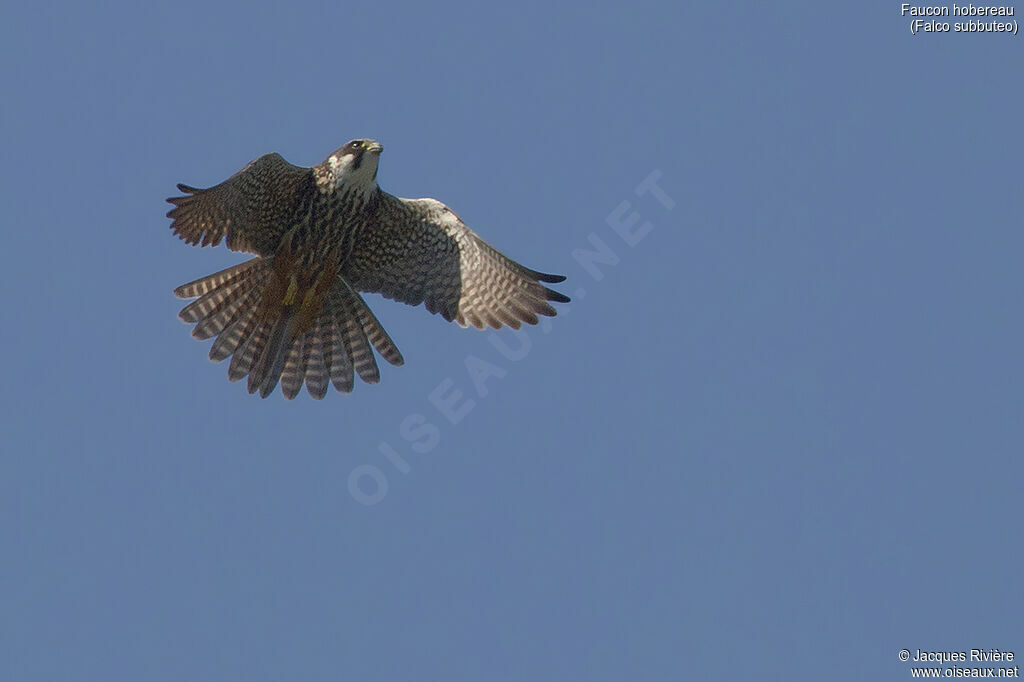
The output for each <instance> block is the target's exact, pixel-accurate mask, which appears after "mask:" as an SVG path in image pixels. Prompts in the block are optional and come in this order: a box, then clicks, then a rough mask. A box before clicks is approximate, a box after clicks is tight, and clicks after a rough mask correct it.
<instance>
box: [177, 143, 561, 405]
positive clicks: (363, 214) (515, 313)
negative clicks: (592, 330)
mask: <svg viewBox="0 0 1024 682" xmlns="http://www.w3.org/2000/svg"><path fill="white" fill-rule="evenodd" d="M382 150H383V147H381V145H380V144H379V143H377V142H375V141H373V140H366V139H363V140H353V141H352V142H349V143H348V144H346V145H345V146H344V147H342V148H340V149H338V150H337V151H335V152H334V153H333V154H331V155H330V156H328V157H327V158H326V159H325V160H324V161H323V162H322V163H320V164H318V165H316V166H313V167H312V168H303V167H300V166H293V165H292V164H290V163H288V162H287V161H285V160H284V159H283V158H282V157H281V155H280V154H267V155H265V156H261V157H260V158H258V159H256V160H255V161H253V162H251V163H250V164H249V165H247V166H246V167H245V168H243V169H242V170H240V171H239V172H238V173H235V174H234V175H233V176H231V177H230V178H228V179H227V180H226V181H225V182H222V183H221V184H219V185H217V186H215V187H211V188H209V189H196V188H194V187H189V186H187V185H178V189H179V190H181V191H182V192H184V193H185V194H186V196H182V197H174V198H171V199H168V200H167V201H168V202H170V203H171V204H174V208H172V209H171V210H170V211H169V212H168V213H167V217H169V218H171V219H172V221H173V222H172V223H171V229H172V230H174V233H175V234H177V235H178V236H179V237H180V238H181V239H183V240H185V242H186V243H188V244H200V245H201V246H207V245H211V246H216V245H217V244H219V243H220V242H221V240H222V239H224V238H225V237H226V238H227V245H228V248H229V249H231V250H232V251H245V252H247V253H252V254H255V255H256V257H255V258H253V259H251V260H248V261H246V262H244V263H239V264H238V265H234V266H232V267H230V268H227V269H226V270H221V271H220V272H216V273H214V274H212V275H207V276H206V277H203V278H201V279H197V280H195V281H194V282H189V283H188V284H183V285H181V286H180V287H178V288H177V289H175V290H174V293H175V295H176V296H178V297H179V298H194V299H196V300H195V301H192V302H191V303H189V304H188V305H187V306H185V307H184V308H183V309H182V310H181V312H180V313H179V314H178V316H179V317H180V318H181V319H182V321H184V322H187V323H195V328H194V329H193V330H192V336H194V337H195V338H197V339H208V338H211V337H216V339H215V340H214V342H213V346H212V347H211V348H210V359H211V360H214V361H216V362H219V361H221V360H224V359H225V358H227V357H228V356H231V364H230V366H229V368H228V379H230V380H231V381H238V380H240V379H241V378H242V377H245V376H248V377H249V392H250V393H255V392H257V391H259V393H260V395H261V396H263V397H264V398H265V397H267V396H268V395H270V393H271V392H273V390H274V386H276V385H277V383H278V381H280V382H281V391H282V393H284V395H285V397H286V398H288V399H291V398H294V397H295V396H296V395H297V394H298V392H299V390H300V389H301V388H302V384H303V382H305V384H306V390H307V391H309V394H310V395H311V396H313V397H314V398H316V399H318V400H319V399H321V398H323V397H324V395H325V394H326V393H327V388H328V384H329V383H330V384H334V387H335V388H336V389H337V390H339V391H341V392H343V393H348V392H350V391H351V390H352V384H353V377H354V375H355V374H358V375H359V377H360V378H361V379H362V380H363V381H365V382H366V383H370V384H373V383H377V382H378V381H380V371H379V370H378V368H377V361H376V360H375V359H374V355H373V351H372V350H371V346H372V347H373V348H375V349H376V350H377V352H378V353H380V355H381V356H382V357H383V358H384V359H385V360H387V361H388V362H390V363H391V364H392V365H401V364H402V363H403V362H404V361H403V359H402V354H401V353H399V352H398V348H396V347H395V344H394V342H393V341H392V340H391V338H390V337H389V336H388V334H387V332H385V331H384V328H383V327H382V326H381V324H380V322H378V321H377V318H376V317H374V315H373V313H372V312H370V309H369V307H367V305H366V303H365V301H363V298H362V297H361V296H360V295H359V292H361V291H364V292H365V291H368V292H375V293H380V294H383V295H384V296H385V297H387V298H392V299H395V300H396V301H401V302H403V303H408V304H409V305H419V304H420V303H423V304H425V305H426V308H427V310H429V311H430V312H432V313H440V314H441V315H442V316H443V317H444V318H445V319H446V320H448V321H452V320H454V321H455V322H458V323H459V324H460V325H461V326H463V327H467V326H469V325H473V326H474V327H476V328H478V329H483V328H484V327H487V326H490V327H493V328H495V329H497V328H499V327H501V326H503V325H508V326H510V327H512V328H514V329H518V328H519V326H520V324H521V323H523V322H526V323H528V324H537V319H538V318H537V316H538V315H547V316H554V315H555V309H554V308H552V307H551V304H550V303H548V302H549V301H555V302H558V303H567V302H568V301H569V298H568V297H566V296H564V295H562V294H560V293H558V292H556V291H552V290H551V289H549V288H547V287H546V286H544V284H542V282H543V283H548V284H550V283H555V282H561V281H562V280H564V279H565V277H562V276H559V275H546V274H544V273H541V272H537V271H535V270H530V269H529V268H526V267H523V266H522V265H520V264H519V263H516V262H515V261H513V260H511V259H510V258H507V257H506V256H504V255H502V254H501V253H499V252H498V251H497V250H496V249H494V248H493V247H491V246H490V245H489V244H487V242H485V241H484V240H483V239H481V238H480V237H479V236H478V235H477V234H476V233H475V232H473V231H472V230H471V229H469V228H468V227H466V225H465V224H464V223H463V222H462V221H461V220H460V219H459V217H458V216H457V215H455V213H454V212H452V210H451V209H450V208H448V207H447V206H445V205H444V204H442V203H441V202H440V201H437V200H436V199H401V198H398V197H395V196H392V195H390V194H388V193H387V192H385V191H383V190H381V189H380V188H379V187H378V186H377V164H378V163H379V161H380V153H381V151H382Z"/></svg>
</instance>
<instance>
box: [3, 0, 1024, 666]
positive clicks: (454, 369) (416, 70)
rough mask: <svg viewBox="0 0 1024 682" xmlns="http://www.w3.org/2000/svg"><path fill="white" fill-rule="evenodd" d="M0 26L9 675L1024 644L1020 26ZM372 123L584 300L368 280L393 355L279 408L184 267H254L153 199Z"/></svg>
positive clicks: (399, 160) (691, 657) (281, 8)
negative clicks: (426, 293)
mask: <svg viewBox="0 0 1024 682" xmlns="http://www.w3.org/2000/svg"><path fill="white" fill-rule="evenodd" d="M3 24H4V25H3V27H2V28H0V56H2V59H0V75H2V79H3V91H4V93H5V96H4V103H3V105H2V106H0V126H2V130H3V138H4V150H3V159H4V162H3V164H2V165H0V175H2V177H0V188H2V189H0V192H2V194H3V199H4V201H3V204H4V209H5V210H4V217H3V222H4V240H5V242H4V249H3V258H2V260H3V263H4V268H3V276H2V290H3V293H4V301H5V302H6V315H5V322H4V323H3V326H2V337H0V344H2V348H3V350H4V355H5V357H6V358H7V363H6V368H5V377H6V381H5V382H4V384H3V388H2V389H0V408H2V411H0V414H2V415H3V417H2V430H3V440H2V443H3V453H2V456H0V509H2V513H0V543H2V545H0V546H2V547H3V548H4V553H3V554H4V555H3V560H2V561H0V584H2V585H3V588H2V590H3V594H2V601H3V603H4V608H3V609H2V615H0V678H2V679H4V680H10V681H12V682H22V681H28V680H56V679H75V680H112V679H132V680H181V679H190V680H218V681H221V680H236V679H237V680H241V679H244V680H250V681H257V680H281V679H292V680H320V679H381V680H405V679H424V680H431V679H438V680H439V679H446V680H480V679H488V680H567V679H579V680H629V679H637V680H640V679H642V680H679V679H702V680H734V679H741V678H749V679H791V680H803V679H807V680H819V679H833V680H864V679H905V678H908V677H909V675H910V671H909V665H908V664H906V663H902V662H900V661H899V660H898V658H897V653H898V651H899V650H900V649H902V648H907V649H909V650H911V651H915V650H916V649H918V648H920V649H925V650H944V651H960V650H967V649H970V648H975V647H976V648H984V649H987V648H999V649H1002V650H1011V651H1018V652H1019V653H1020V654H1021V655H1024V637H1022V635H1024V627H1022V625H1021V618H1020V614H1021V605H1022V597H1024V594H1022V592H1024V590H1022V587H1021V585H1022V583H1021V580H1020V566H1021V560H1022V558H1024V553H1022V546H1021V541H1020V519H1021V518H1022V512H1024V502H1022V501H1021V500H1022V498H1021V494H1020V489H1021V482H1022V481H1024V464H1022V462H1021V458H1020V453H1021V444H1022V441H1024V419H1022V413H1021V405H1022V389H1021V386H1022V380H1024V372H1022V369H1021V362H1020V349H1021V347H1022V342H1024V322H1022V315H1021V306H1020V300H1021V288H1022V284H1024V281H1022V276H1021V267H1020V258H1021V253H1022V248H1024V236H1022V232H1021V221H1020V209H1019V206H1018V204H1019V201H1020V197H1021V189H1022V187H1021V173H1020V159H1021V154H1022V151H1024V144H1022V142H1021V138H1020V112H1021V111H1022V105H1024V96H1022V94H1021V91H1020V88H1019V81H1020V78H1019V66H1020V64H1021V52H1020V49H1021V47H1020V46H1021V43H1020V38H1017V37H1014V36H1012V35H1005V34H1004V35H993V34H985V35H962V34H961V35H957V34H952V33H950V34H947V35H918V36H913V35H911V33H910V30H909V20H908V19H907V18H904V17H901V16H900V11H899V4H898V3H871V4H870V5H867V6H864V7H856V8H852V6H851V7H850V8H840V7H839V6H835V5H829V4H822V3H776V4H772V5H764V6H762V5H756V6H755V5H750V6H744V5H732V4H722V3H693V4H688V5H683V4H679V5H674V6H670V5H669V4H668V3H664V4H639V5H636V4H632V5H627V4H625V3H614V4H613V3H609V4H607V5H604V6H593V5H591V4H583V3H581V4H579V5H577V6H568V7H566V6H560V7H554V6H546V5H544V4H530V3H515V4H510V5H504V6H500V7H491V6H474V5H468V4H467V5H464V6H458V5H450V4H446V5H443V6H433V5H430V4H422V3H411V4H408V5H404V4H391V3H364V4H360V5H358V6H355V5H347V4H345V3H293V4H290V5H288V6H287V7H286V6H285V5H284V4H283V3H282V4H268V3H262V2H259V1H257V2H253V3H249V4H246V5H224V4H218V3H190V2H178V3H162V4H159V5H156V4H152V5H143V4H142V3H116V2H115V3H108V4H106V5H103V6H102V7H100V6H96V7H89V6H86V5H82V4H78V3H75V4H72V3H56V4H53V5H50V6H47V7H42V6H38V5H33V4H31V3H29V4H26V3H21V4H20V5H17V6H12V7H10V8H8V10H7V11H6V12H5V19H4V22H3ZM363 136H367V137H374V138H376V139H379V140H381V141H382V142H383V143H384V145H385V147H386V150H385V152H384V155H383V157H382V161H381V169H380V174H379V180H380V183H381V185H382V186H383V187H384V188H385V189H386V190H388V191H390V192H392V193H395V194H398V195H401V196H432V197H436V198H439V199H441V200H442V201H444V202H446V203H447V204H449V205H450V206H451V207H452V208H453V209H454V210H455V211H456V212H458V213H459V215H460V216H461V217H462V218H463V219H464V220H465V221H466V222H467V223H468V224H469V225H470V226H471V227H473V228H474V229H475V230H476V231H477V232H479V233H480V234H481V235H482V236H483V237H484V238H485V239H487V240H488V241H490V242H491V243H492V244H494V245H495V246H496V247H497V248H499V249H501V250H502V251H504V252H506V253H507V254H509V255H510V256H512V257H513V258H516V259H518V260H520V261H521V262H523V263H525V264H526V265H528V266H529V267H533V268H536V269H539V270H542V271H545V272H556V273H561V274H565V275H567V276H568V279H567V281H566V282H565V283H564V284H563V285H560V286H559V289H560V290H561V291H564V292H565V293H568V294H569V295H572V296H573V297H574V302H573V303H571V304H569V305H567V306H559V310H560V315H559V317H557V318H555V319H554V320H552V321H551V324H550V325H547V326H545V327H544V328H529V329H528V330H526V331H525V332H524V333H521V334H518V335H516V334H512V333H510V332H507V331H505V332H500V333H495V332H486V333H483V332H477V331H475V330H463V329H461V328H459V327H457V326H455V325H452V324H448V323H445V322H444V321H443V320H442V319H441V318H440V317H438V316H432V315H430V314H428V313H427V312H426V311H425V310H424V309H423V308H410V307H408V306H404V305H401V304H398V303H395V302H392V301H385V300H383V299H381V298H380V297H379V296H368V302H369V303H370V305H371V306H372V308H373V310H374V311H375V313H376V314H377V316H378V317H379V318H380V320H381V321H382V323H383V324H384V326H385V328H386V329H387V330H388V331H389V332H390V334H391V336H392V338H393V339H394V340H395V341H396V343H397V345H398V347H399V348H400V349H401V350H402V352H403V354H404V356H405V359H406V365H405V366H404V367H401V368H394V367H391V366H389V365H386V364H385V365H384V366H383V367H382V375H383V378H382V381H381V383H380V384H379V385H376V386H368V385H365V384H357V386H356V390H355V392H354V393H353V394H351V395H347V396H346V395H340V394H337V393H334V392H332V393H331V394H329V395H328V397H327V399H325V400H323V401H322V402H317V401H314V400H311V399H310V398H309V397H308V396H307V395H306V394H305V393H303V394H302V395H301V396H300V397H299V398H298V399H296V400H294V401H291V402H288V401H285V400H284V399H283V398H282V397H281V395H280V393H279V392H275V394H274V395H273V396H272V397H271V398H270V399H267V400H259V399H257V398H254V397H253V396H250V395H248V394H247V393H246V392H245V389H244V387H243V386H242V385H239V384H232V383H229V382H228V381H227V376H226V374H227V368H226V366H225V365H224V364H221V365H215V364H212V363H210V362H209V361H208V360H207V359H206V353H207V351H208V347H209V342H206V343H200V342H196V341H194V340H192V339H191V338H190V336H189V328H188V327H187V326H185V325H183V324H182V323H181V322H179V321H178V320H177V318H176V313H177V311H178V310H179V308H180V307H181V305H182V302H181V301H179V300H177V299H175V298H174V297H173V296H172V294H171V291H172V289H173V288H174V287H175V286H177V285H179V284H182V283H184V282H187V281H189V280H192V279H195V278H197V277H200V276H202V275H205V274H208V273H210V272H213V271H215V270H217V269H219V268H222V267H226V266H227V265H230V264H233V263H236V262H239V261H240V260H242V258H243V257H244V256H243V255H241V254H235V253H231V252H229V251H227V250H226V249H224V248H223V247H221V248H218V249H212V250H211V249H203V250H200V249H197V248H191V247H187V246H186V245H184V244H183V243H182V242H180V241H179V240H177V239H176V238H174V237H173V235H172V234H171V232H170V230H169V229H168V223H169V221H168V220H167V219H166V218H165V217H164V213H165V211H166V210H167V208H168V206H167V205H166V204H165V203H164V201H163V200H164V198H165V197H168V196H172V195H174V194H175V193H176V191H175V187H174V186H175V183H177V182H184V183H187V184H190V185H197V186H209V185H212V184H215V183H217V182H220V181H221V180H223V179H225V178H226V177H228V176H229V175H230V174H231V173H233V172H235V171H236V170H238V169H239V168H241V167H242V166H243V165H244V164H245V163H246V162H248V161H249V160H250V159H252V158H254V157H256V156H259V155H261V154H264V153H267V152H271V151H277V152H280V153H281V154H282V155H284V156H285V158H287V159H288V160H290V161H292V162H293V163H297V164H301V165H312V164H315V163H318V162H319V161H321V160H322V159H323V158H324V157H325V156H327V154H329V153H330V152H331V151H332V150H333V149H335V148H336V147H338V146H340V145H341V144H343V143H345V142H346V141H348V140H349V139H351V138H356V137H363ZM651 178H653V181H654V182H656V183H657V187H658V188H659V191H658V192H653V191H646V192H644V191H640V192H638V191H637V189H638V187H640V186H641V185H642V183H644V181H645V180H648V179H651ZM616 225H618V226H619V227H618V229H616ZM623 225H625V227H622V226H623ZM620 232H621V233H624V234H625V235H626V237H627V238H626V239H624V238H623V234H620ZM595 240H596V241H595ZM595 244H596V245H597V246H595ZM598 246H600V247H601V249H600V250H603V251H604V254H603V256H602V257H601V260H603V261H604V262H603V263H598V264H596V265H595V264H594V262H593V256H592V255H590V256H588V255H587V254H586V253H585V252H588V251H590V252H594V251H597V250H598ZM581 252H583V253H581ZM481 368H484V371H486V372H487V373H488V374H489V376H488V377H487V378H486V380H485V381H483V382H482V384H480V385H478V383H476V382H474V380H473V376H472V375H471V373H470V369H475V370H476V371H477V372H479V371H481ZM482 393H485V394H482ZM432 396H433V397H432ZM445 400H449V401H451V402H452V404H453V405H457V406H458V410H459V411H460V412H461V413H462V414H461V418H460V419H458V420H457V423H453V421H452V420H451V419H450V418H449V417H448V416H446V414H445V412H444V411H443V410H441V409H438V404H437V403H439V402H442V403H443V402H444V401H445ZM416 434H420V436H416ZM410 436H413V437H411V438H410ZM353 485H355V486H356V488H355V490H356V492H355V493H353V492H352V491H353ZM359 486H362V487H359ZM382 486H383V487H382ZM369 502H374V504H368V503H369Z"/></svg>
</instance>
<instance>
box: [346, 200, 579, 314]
mask: <svg viewBox="0 0 1024 682" xmlns="http://www.w3.org/2000/svg"><path fill="white" fill-rule="evenodd" d="M381 194H382V199H381V204H380V206H379V208H378V209H377V213H376V217H375V220H374V221H373V222H372V223H371V225H370V226H368V227H367V228H366V229H365V230H363V231H362V232H361V233H360V235H359V237H358V238H357V239H356V240H355V245H354V247H353V250H352V254H351V257H350V259H349V262H348V265H347V268H346V273H345V274H346V275H347V276H348V278H349V281H350V282H351V284H352V286H353V287H355V288H356V289H358V290H359V291H370V292H376V293H380V294H383V295H384V296H386V297H387V298H392V299H395V300H396V301H402V302H403V303H408V304H410V305H419V304H420V303H425V304H426V308H427V310H429V311H430V312H432V313H440V314H441V315H442V316H444V318H445V319H446V320H449V321H450V320H454V321H456V322H458V323H459V324H460V325H462V326H463V327H466V326H469V325H473V326H474V327H477V328H478V329H483V328H484V327H486V326H491V327H494V328H495V329H497V328H498V327H501V326H502V325H508V326H510V327H512V328H514V329H518V328H519V327H520V325H521V323H523V322H526V323H528V324H537V320H538V318H537V316H538V315H547V316H549V317H550V316H554V315H555V309H554V308H552V307H551V305H550V303H548V302H549V301H556V302H559V303H567V302H568V301H569V298H568V297H567V296H564V295H562V294H560V293H558V292H557V291H552V290H551V289H549V288H547V287H545V286H544V285H543V284H541V282H546V283H549V284H551V283H556V282H561V281H562V280H564V279H565V277H562V276H560V275H546V274H544V273H542V272H537V271H535V270H530V269H529V268H526V267H523V266H522V265H520V264H519V263H516V262H515V261H513V260H512V259H510V258H508V257H506V256H504V255H503V254H501V253H499V252H498V251H497V250H496V249H494V248H493V247H491V246H490V245H489V244H487V243H486V242H485V241H484V240H483V239H481V238H480V237H479V236H478V235H477V234H476V233H475V232H473V231H472V230H471V229H469V228H468V227H466V225H465V224H464V223H463V222H462V221H461V220H460V219H459V217H458V216H457V215H455V213H454V212H452V210H451V209H449V208H448V207H447V206H445V205H444V204H442V203H441V202H440V201H437V200H435V199H399V198H397V197H393V196H391V195H389V194H386V193H383V192H382V193H381Z"/></svg>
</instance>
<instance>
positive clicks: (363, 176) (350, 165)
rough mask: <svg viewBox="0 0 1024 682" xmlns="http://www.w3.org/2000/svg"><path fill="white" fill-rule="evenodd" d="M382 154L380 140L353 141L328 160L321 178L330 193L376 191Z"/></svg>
mask: <svg viewBox="0 0 1024 682" xmlns="http://www.w3.org/2000/svg"><path fill="white" fill-rule="evenodd" d="M382 151H384V147H382V146H381V144H380V142H377V141H376V140H370V139H365V138H364V139H361V140H352V141H351V142H349V143H348V144H346V145H345V146H344V147H340V148H339V149H337V150H335V151H334V153H333V154H331V155H330V156H328V157H327V158H326V159H324V161H323V163H321V164H320V168H319V169H318V170H319V172H318V173H317V176H318V179H319V181H320V182H321V184H323V185H325V186H326V187H325V189H328V190H330V191H337V190H339V189H362V190H363V191H365V192H369V191H371V190H373V189H376V187H377V164H378V163H379V162H380V153H381V152H382Z"/></svg>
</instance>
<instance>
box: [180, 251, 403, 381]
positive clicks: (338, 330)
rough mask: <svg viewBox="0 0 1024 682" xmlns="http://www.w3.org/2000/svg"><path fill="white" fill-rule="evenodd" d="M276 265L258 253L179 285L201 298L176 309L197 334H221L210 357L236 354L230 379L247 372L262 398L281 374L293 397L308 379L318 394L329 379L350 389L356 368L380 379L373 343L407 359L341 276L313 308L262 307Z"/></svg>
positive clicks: (183, 292) (396, 358)
mask: <svg viewBox="0 0 1024 682" xmlns="http://www.w3.org/2000/svg"><path fill="white" fill-rule="evenodd" d="M272 268H273V260H272V259H270V258H254V259H252V260H249V261H246V262H245V263H241V264H239V265H235V266H232V267H230V268H227V269H225V270H222V271H220V272H216V273H214V274H212V275H207V276H206V277H203V278H201V279H198V280H195V281H194V282H190V283H189V284H185V285H182V286H180V287H178V288H177V289H175V292H174V293H175V294H176V295H177V296H179V297H180V298H196V300H195V301H193V302H192V303H190V304H189V305H187V306H185V308H184V309H182V311H181V313H180V315H179V316H180V317H181V318H182V320H183V321H185V322H189V323H194V324H195V329H194V330H193V336H195V337H196V338H198V339H206V338H211V337H216V338H215V339H214V342H213V346H212V347H211V348H210V359H211V360H214V361H216V362H220V361H221V360H224V359H225V358H227V357H229V356H230V357H231V363H230V366H229V368H228V379H230V380H231V381H239V380H240V379H242V378H243V377H246V376H248V377H249V381H248V390H249V392H250V393H255V392H257V391H259V394H260V395H261V396H262V397H264V398H266V397H267V396H268V395H270V394H271V393H272V392H273V390H274V387H275V386H277V384H278V382H279V381H280V382H281V392H282V393H283V394H284V396H285V397H286V398H288V399H289V400H290V399H292V398H294V397H295V396H296V395H297V394H298V392H299V390H300V389H301V387H302V384H303V383H305V385H306V390H307V391H308V392H309V394H310V395H311V396H312V397H313V398H316V399H317V400H319V399H321V398H323V397H324V395H326V393H327V389H328V387H329V385H331V384H333V385H334V387H335V388H336V389H337V390H338V391H341V392H343V393H348V392H351V390H352V387H353V379H354V375H356V374H358V375H359V377H360V378H361V379H362V380H363V381H365V382H366V383H376V382H377V381H379V380H380V372H379V370H378V368H377V362H376V359H375V358H374V354H373V351H374V350H376V351H377V352H378V353H379V354H380V355H381V357H383V358H384V359H385V360H387V361H388V362H389V363H391V364H392V365H401V364H403V363H404V360H403V358H402V354H401V353H400V352H399V350H398V348H397V347H396V346H395V344H394V342H393V341H392V340H391V338H390V337H389V336H388V334H387V332H386V331H384V328H383V326H381V324H380V322H379V321H378V320H377V318H376V317H375V316H374V314H373V313H372V312H371V311H370V309H369V307H368V306H367V305H366V302H365V301H364V300H363V299H362V297H361V296H360V295H359V293H358V292H356V290H355V289H353V288H352V287H351V286H350V285H349V284H348V282H346V281H345V280H344V279H343V278H341V277H338V278H337V279H336V280H335V281H334V283H333V284H332V285H331V286H330V290H329V291H328V292H327V295H326V296H325V297H324V299H323V303H322V304H321V307H320V310H319V311H314V313H313V314H312V315H309V314H308V313H307V314H302V313H301V310H300V309H301V304H298V303H293V304H291V305H284V306H281V307H279V308H277V309H276V310H275V314H274V315H271V316H269V317H267V316H265V315H264V314H261V313H262V312H263V311H265V310H266V308H265V307H264V305H263V304H264V301H263V299H264V296H265V295H266V294H267V293H268V290H269V288H270V284H271V279H272V272H273V271H272ZM278 313H279V314H278Z"/></svg>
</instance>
